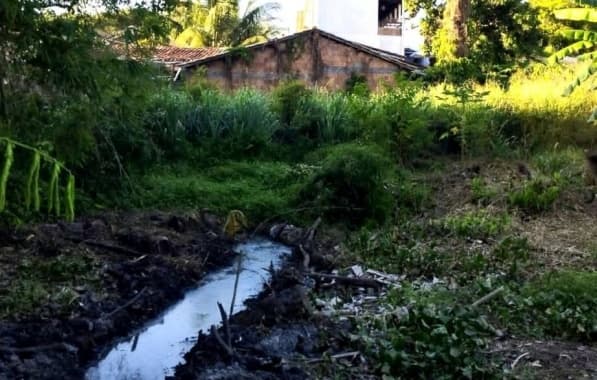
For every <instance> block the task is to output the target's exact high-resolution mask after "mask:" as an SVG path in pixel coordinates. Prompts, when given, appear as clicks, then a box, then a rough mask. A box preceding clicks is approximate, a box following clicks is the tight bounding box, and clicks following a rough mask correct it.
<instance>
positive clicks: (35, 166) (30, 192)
mask: <svg viewBox="0 0 597 380" xmlns="http://www.w3.org/2000/svg"><path fill="white" fill-rule="evenodd" d="M39 164H40V154H39V151H37V150H36V151H34V152H33V160H32V162H31V166H30V167H29V175H28V176H27V185H26V187H25V208H26V209H27V210H29V209H30V208H31V198H32V197H33V199H35V194H34V193H35V191H37V188H35V184H36V183H37V182H38V181H37V179H36V178H35V177H37V176H39ZM38 198H39V194H38ZM33 203H35V201H34V202H33Z"/></svg>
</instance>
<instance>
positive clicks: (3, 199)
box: [0, 142, 14, 212]
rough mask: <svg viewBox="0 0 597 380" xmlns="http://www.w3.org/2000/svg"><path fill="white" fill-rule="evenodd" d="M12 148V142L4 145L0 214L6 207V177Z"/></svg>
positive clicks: (0, 184) (11, 157) (0, 181)
mask: <svg viewBox="0 0 597 380" xmlns="http://www.w3.org/2000/svg"><path fill="white" fill-rule="evenodd" d="M13 148H14V144H13V143H12V142H7V143H6V150H5V151H4V166H3V168H2V175H1V176H0V212H2V211H4V208H5V207H6V182H8V175H9V174H10V168H11V167H12V163H13V161H14V155H13Z"/></svg>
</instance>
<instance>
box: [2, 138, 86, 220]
mask: <svg viewBox="0 0 597 380" xmlns="http://www.w3.org/2000/svg"><path fill="white" fill-rule="evenodd" d="M0 143H4V144H5V145H6V149H5V150H4V165H3V167H2V173H0V212H2V211H4V209H5V208H6V186H7V183H8V177H9V175H10V170H11V168H12V164H13V162H14V148H15V147H19V148H22V149H25V150H27V151H30V152H31V153H32V158H31V165H30V166H29V171H28V174H27V181H26V183H25V208H26V209H27V210H31V209H33V210H34V211H36V212H37V211H39V210H40V208H41V200H40V191H39V171H40V168H41V164H42V159H43V162H47V163H48V164H49V165H51V168H52V169H51V170H52V171H51V173H52V174H51V176H50V182H49V186H48V213H51V212H54V214H55V215H56V216H62V215H63V216H64V217H65V218H66V220H68V221H72V220H74V218H75V176H74V174H73V173H72V172H71V171H70V170H68V169H67V168H66V167H65V166H64V164H63V163H62V162H60V161H58V160H57V159H55V158H54V157H52V156H50V155H49V154H47V153H45V152H43V151H41V150H39V149H37V148H34V147H32V146H30V145H27V144H23V143H21V142H18V141H15V140H12V139H10V138H8V137H0ZM62 173H66V175H67V182H66V186H65V187H64V202H65V203H64V214H63V213H62V205H61V203H60V199H61V196H60V175H61V174H62Z"/></svg>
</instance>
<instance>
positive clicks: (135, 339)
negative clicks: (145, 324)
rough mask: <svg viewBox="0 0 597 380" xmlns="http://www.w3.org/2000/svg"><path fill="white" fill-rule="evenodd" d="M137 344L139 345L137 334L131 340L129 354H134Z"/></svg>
mask: <svg viewBox="0 0 597 380" xmlns="http://www.w3.org/2000/svg"><path fill="white" fill-rule="evenodd" d="M137 343H139V334H137V335H135V338H134V339H133V345H132V346H131V352H134V351H135V350H136V349H137Z"/></svg>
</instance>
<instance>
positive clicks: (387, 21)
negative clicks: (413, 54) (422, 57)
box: [290, 0, 423, 54]
mask: <svg viewBox="0 0 597 380" xmlns="http://www.w3.org/2000/svg"><path fill="white" fill-rule="evenodd" d="M292 1H297V2H299V3H300V1H301V0H292ZM302 1H304V5H303V6H302V7H301V6H300V5H299V6H298V11H297V12H296V23H295V25H294V28H292V26H291V29H293V30H291V31H290V32H300V31H302V30H305V29H310V28H313V27H317V28H318V29H321V30H324V31H326V32H329V33H332V34H335V35H337V36H339V37H342V38H345V39H347V40H350V41H355V42H360V43H362V44H365V45H369V46H372V47H376V48H379V49H383V50H387V51H390V52H394V53H398V54H404V49H405V48H410V49H413V50H421V46H422V45H423V38H422V37H421V34H420V33H419V21H420V19H421V17H420V15H417V16H416V17H414V18H410V17H409V15H408V13H407V12H405V11H404V9H403V7H402V0H302Z"/></svg>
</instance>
